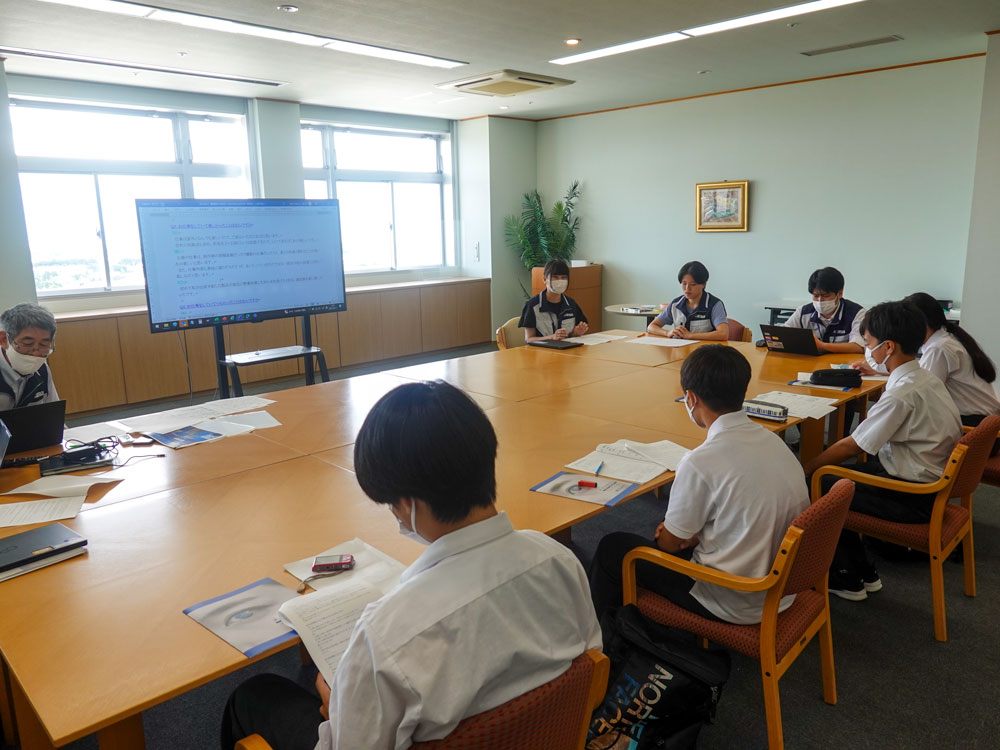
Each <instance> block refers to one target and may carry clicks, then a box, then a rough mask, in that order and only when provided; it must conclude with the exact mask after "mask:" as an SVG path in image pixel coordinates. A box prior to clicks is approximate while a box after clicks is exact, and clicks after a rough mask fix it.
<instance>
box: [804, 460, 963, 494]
mask: <svg viewBox="0 0 1000 750" xmlns="http://www.w3.org/2000/svg"><path fill="white" fill-rule="evenodd" d="M825 476H833V477H843V478H845V479H852V480H854V481H855V482H857V483H858V484H866V485H868V486H869V487H882V488H883V489H887V490H898V491H899V492H908V493H909V494H911V495H932V494H934V493H936V492H940V491H941V490H942V489H943V488H944V487H946V486H947V485H948V482H949V481H951V480H950V479H945V474H942V475H941V479H938V480H937V481H936V482H928V483H923V482H904V481H902V480H901V479H887V478H886V477H877V476H874V475H872V474H866V473H864V472H863V471H854V470H853V469H848V468H845V467H843V466H820V467H819V468H818V469H816V471H815V472H814V473H813V475H812V501H813V502H816V500H818V499H819V497H820V496H821V495H822V494H823V493H822V487H821V485H820V480H821V479H822V478H823V477H825Z"/></svg>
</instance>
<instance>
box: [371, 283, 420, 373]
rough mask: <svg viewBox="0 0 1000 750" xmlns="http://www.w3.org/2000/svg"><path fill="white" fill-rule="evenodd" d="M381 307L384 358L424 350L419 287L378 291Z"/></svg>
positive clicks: (402, 355) (403, 355)
mask: <svg viewBox="0 0 1000 750" xmlns="http://www.w3.org/2000/svg"><path fill="white" fill-rule="evenodd" d="M378 296H379V308H380V309H381V311H382V358H383V359H391V358H392V357H405V356H406V355H408V354H418V353H420V352H421V351H423V336H422V331H421V327H420V290H419V289H393V290H390V291H385V292H379V295H378Z"/></svg>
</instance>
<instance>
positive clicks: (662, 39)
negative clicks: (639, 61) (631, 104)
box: [549, 31, 688, 65]
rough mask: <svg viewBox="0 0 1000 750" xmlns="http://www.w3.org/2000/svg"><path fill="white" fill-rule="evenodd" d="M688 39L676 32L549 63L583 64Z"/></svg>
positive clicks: (570, 56)
mask: <svg viewBox="0 0 1000 750" xmlns="http://www.w3.org/2000/svg"><path fill="white" fill-rule="evenodd" d="M687 38H688V36H687V34H681V33H679V32H676V31H674V32H671V33H670V34H661V35H660V36H651V37H649V38H648V39H639V40H638V41H635V42H626V43H625V44H616V45H615V46H614V47H605V48H604V49H595V50H591V51H590V52H581V53H580V54H578V55H569V56H568V57H557V58H556V59H555V60H549V62H550V63H555V64H556V65H570V64H572V63H578V62H583V61H584V60H595V59H597V58H598V57H608V56H609V55H620V54H621V53H622V52H632V51H634V50H637V49H646V47H658V46H659V45H661V44H670V43H671V42H679V41H680V40H681V39H687Z"/></svg>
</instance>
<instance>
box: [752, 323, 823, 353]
mask: <svg viewBox="0 0 1000 750" xmlns="http://www.w3.org/2000/svg"><path fill="white" fill-rule="evenodd" d="M760 332H761V333H762V334H764V344H765V345H766V346H767V350H768V351H769V352H782V353H783V354H809V355H811V356H813V357H816V356H819V355H820V354H822V352H820V350H819V349H817V348H816V336H815V334H814V333H813V332H812V329H811V328H786V327H785V326H769V325H761V327H760Z"/></svg>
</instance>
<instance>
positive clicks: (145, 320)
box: [118, 314, 188, 404]
mask: <svg viewBox="0 0 1000 750" xmlns="http://www.w3.org/2000/svg"><path fill="white" fill-rule="evenodd" d="M185 333H186V331H170V332H169V333H155V334H154V333H150V332H149V317H148V316H147V315H145V314H140V315H124V316H122V317H120V318H118V338H119V341H120V342H121V364H122V372H123V373H124V375H125V395H126V397H127V399H128V403H130V404H135V403H139V402H141V401H150V400H152V399H157V398H165V397H167V396H176V395H179V394H182V393H187V392H188V377H187V368H186V367H185V365H184V350H185V346H186V343H185V340H184V336H185Z"/></svg>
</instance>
